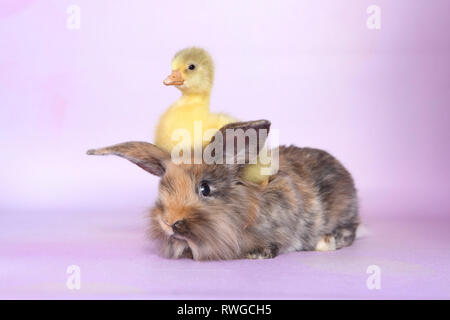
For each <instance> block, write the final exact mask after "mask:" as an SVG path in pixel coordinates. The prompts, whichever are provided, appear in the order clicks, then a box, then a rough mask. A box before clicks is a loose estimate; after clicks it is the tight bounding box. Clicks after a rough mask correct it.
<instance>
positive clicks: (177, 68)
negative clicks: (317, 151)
mask: <svg viewBox="0 0 450 320" xmlns="http://www.w3.org/2000/svg"><path fill="white" fill-rule="evenodd" d="M213 82H214V63H213V60H212V58H211V56H210V55H209V53H208V52H207V51H206V50H204V49H202V48H197V47H190V48H186V49H183V50H181V51H179V52H177V53H176V54H175V56H174V57H173V59H172V73H171V74H170V75H169V76H168V77H167V78H166V79H165V80H164V84H165V85H167V86H175V87H176V88H177V89H179V90H180V91H181V97H180V98H179V99H178V100H177V101H175V103H173V104H172V105H171V106H170V107H169V108H168V109H167V110H166V111H165V112H164V113H163V115H162V116H161V118H160V119H159V122H158V124H157V126H156V132H155V144H156V145H157V146H158V147H160V148H162V149H164V150H166V151H168V152H171V151H172V149H173V147H175V146H176V145H180V143H181V144H182V143H183V140H181V141H180V140H177V139H172V133H173V132H174V131H175V130H177V129H184V130H186V132H189V133H190V142H189V143H190V145H188V146H186V147H188V148H190V147H191V146H192V144H193V143H194V132H195V130H194V123H195V122H197V123H201V129H202V132H201V136H202V137H203V134H204V133H205V131H207V130H210V129H213V130H219V129H220V128H222V127H223V126H224V125H226V124H228V123H231V122H236V121H238V120H237V119H236V118H233V117H231V116H229V115H226V114H224V113H211V112H210V108H209V103H210V96H211V90H212V86H213ZM207 142H208V140H205V141H202V143H203V145H204V144H206V143H207ZM183 147H184V146H183ZM259 169H260V164H256V165H247V166H246V168H245V172H244V178H245V179H246V180H247V181H251V182H254V183H258V184H262V185H265V184H267V181H268V176H262V175H261V174H260V170H259Z"/></svg>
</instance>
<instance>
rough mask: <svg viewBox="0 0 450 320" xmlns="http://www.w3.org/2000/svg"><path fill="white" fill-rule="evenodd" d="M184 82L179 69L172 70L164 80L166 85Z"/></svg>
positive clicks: (177, 84) (176, 84)
mask: <svg viewBox="0 0 450 320" xmlns="http://www.w3.org/2000/svg"><path fill="white" fill-rule="evenodd" d="M183 83H184V79H183V75H182V74H181V71H180V70H173V71H172V73H171V74H170V75H169V76H168V77H167V78H166V79H165V80H164V84H165V85H166V86H179V85H182V84H183Z"/></svg>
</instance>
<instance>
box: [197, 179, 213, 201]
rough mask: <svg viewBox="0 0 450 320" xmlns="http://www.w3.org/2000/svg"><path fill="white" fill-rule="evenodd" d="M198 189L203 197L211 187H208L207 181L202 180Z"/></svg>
mask: <svg viewBox="0 0 450 320" xmlns="http://www.w3.org/2000/svg"><path fill="white" fill-rule="evenodd" d="M199 191H200V194H201V195H202V196H203V197H207V196H209V194H210V193H211V188H210V187H209V184H208V183H207V182H202V183H201V184H200V190H199Z"/></svg>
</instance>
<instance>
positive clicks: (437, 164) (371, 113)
mask: <svg viewBox="0 0 450 320" xmlns="http://www.w3.org/2000/svg"><path fill="white" fill-rule="evenodd" d="M70 4H76V5H78V6H80V8H81V29H80V30H70V29H68V28H67V27H66V20H67V17H68V15H67V13H66V9H67V7H68V5H70ZM370 4H377V5H379V6H380V7H381V10H382V17H381V18H382V19H381V30H369V29H368V28H367V27H366V19H367V17H368V15H367V13H366V8H367V7H368V6H369V5H370ZM448 12H450V2H449V1H446V0H442V1H441V0H433V1H425V0H415V1H406V0H397V1H387V0H375V1H372V0H371V1H365V0H346V1H333V0H315V1H312V0H311V1H293V0H292V1H198V0H191V1H183V2H181V1H180V2H178V1H165V2H164V1H125V0H123V1H88V0H84V1H82V0H73V1H59V0H58V1H56V0H53V1H32V0H20V1H18V0H2V1H1V4H0V142H1V150H2V153H1V154H2V156H1V158H0V181H1V183H0V212H1V214H0V243H2V245H1V247H0V259H1V260H0V270H1V271H2V273H1V274H0V275H1V276H2V279H3V280H1V279H0V280H1V281H0V297H6V298H11V297H28V298H39V297H41V298H42V297H43V298H49V297H71V296H70V295H69V296H66V295H67V294H68V293H67V289H65V287H64V286H65V278H66V275H65V268H66V266H67V265H69V264H72V263H73V264H80V266H81V265H83V263H84V265H85V266H87V267H85V269H83V270H86V268H87V269H88V270H91V273H90V276H91V280H92V281H91V287H89V285H87V286H88V288H90V291H87V292H88V294H87V295H85V296H83V297H135V298H136V297H137V298H141V297H149V298H167V297H168V298H177V297H182V298H199V297H200V298H201V297H225V298H254V297H256V298H258V297H275V298H277V297H289V298H308V297H325V298H336V297H371V296H370V295H369V296H368V294H371V293H370V292H369V293H368V292H367V289H366V288H365V285H364V281H365V280H364V279H365V277H366V274H365V268H366V267H365V265H366V260H361V261H362V262H361V270H362V271H361V270H359V269H358V270H359V271H358V272H359V273H357V274H358V277H361V278H362V279H363V280H362V281H363V282H361V283H362V284H361V288H360V287H359V285H358V287H355V288H358V289H355V290H353V291H351V293H348V294H346V295H345V294H344V295H343V296H342V295H340V294H341V293H340V291H339V290H338V289H335V290H334V291H333V290H332V291H329V290H328V291H327V290H326V289H323V290H322V289H321V287H320V286H319V285H317V284H318V283H319V282H320V281H319V280H317V281H319V282H317V283H315V284H313V283H311V286H314V287H315V288H316V289H315V290H316V292H314V293H311V291H307V292H309V293H306V291H305V292H301V291H298V290H299V289H298V286H295V285H292V287H291V288H290V289H286V290H284V289H282V288H284V287H283V284H281V285H279V284H278V286H279V287H277V285H275V284H274V285H273V286H269V287H267V294H266V295H265V294H264V292H266V291H264V288H263V287H261V288H260V290H259V291H251V290H250V291H246V290H245V288H247V287H246V284H245V281H244V282H243V284H242V282H241V284H242V286H237V287H230V283H231V282H230V281H235V280H236V279H238V278H239V276H236V274H235V273H233V272H237V273H238V274H239V275H242V274H241V273H239V272H241V271H242V272H244V274H246V275H247V273H248V274H251V273H252V272H251V271H249V270H252V268H253V267H254V265H252V264H249V263H250V262H247V261H236V262H223V263H210V264H208V263H206V264H201V263H200V264H198V263H195V262H188V261H167V260H164V259H161V258H159V257H158V256H157V255H156V254H155V249H154V248H152V247H151V244H150V247H151V248H149V249H148V252H147V247H146V246H147V245H148V244H147V242H146V240H144V239H143V233H144V228H145V210H146V208H148V207H149V206H151V205H152V203H153V201H154V199H155V194H156V188H157V178H155V177H153V176H150V175H149V174H147V173H146V172H144V171H142V170H140V169H138V168H137V167H134V166H132V165H131V164H129V163H128V162H126V161H123V160H119V159H114V158H101V159H100V158H93V157H88V156H86V155H85V152H86V150H87V149H88V148H91V147H100V146H105V145H109V144H113V143H117V142H122V141H127V140H147V141H152V139H153V133H154V132H153V130H154V126H155V124H156V122H157V119H158V117H159V115H160V114H161V113H162V112H163V111H164V110H165V109H166V108H167V107H168V106H169V105H170V104H171V103H172V102H173V101H175V100H176V99H177V98H178V96H179V93H178V91H177V90H176V89H174V88H168V87H165V86H163V85H162V80H163V79H164V78H165V77H166V76H167V75H168V74H169V72H170V61H171V58H172V56H173V54H174V53H175V52H176V51H177V50H179V49H181V48H184V47H186V46H191V45H198V46H201V47H204V48H206V49H207V50H209V51H210V52H211V54H212V55H213V58H214V60H215V63H216V81H215V87H214V90H213V95H212V109H213V110H214V111H221V112H227V113H229V114H231V115H233V116H235V117H238V118H240V119H245V120H252V119H260V118H267V119H269V120H271V121H272V124H273V125H272V127H273V128H276V129H279V130H280V144H291V143H292V144H296V145H298V146H311V147H317V148H322V149H325V150H328V151H330V152H331V153H332V154H334V155H335V156H337V157H338V158H339V159H340V160H341V161H342V162H343V163H344V164H345V165H346V166H347V167H348V168H349V169H350V171H351V172H352V173H353V175H354V177H355V180H356V183H357V187H358V189H359V191H360V197H361V215H362V217H363V219H364V220H365V221H367V222H368V223H369V224H370V222H371V221H373V226H375V225H376V224H377V223H376V222H377V221H378V222H379V223H380V224H381V225H388V226H390V227H391V228H392V226H393V225H396V224H395V223H394V222H392V223H391V221H397V223H398V225H399V226H403V227H405V224H404V223H403V222H405V223H410V222H411V221H416V222H417V225H418V226H421V227H422V229H421V230H423V232H424V233H423V238H417V237H419V234H421V233H420V232H417V233H416V232H414V233H413V234H411V230H412V229H411V228H412V227H411V228H409V227H406V228H404V230H403V231H399V230H397V231H395V229H394V231H393V233H395V234H397V236H399V235H400V234H402V232H404V233H405V236H404V237H403V238H402V240H401V241H403V242H401V241H400V240H399V239H396V240H395V241H400V243H401V244H402V245H403V247H402V245H399V247H398V248H397V250H398V254H397V252H396V253H394V252H391V253H387V251H388V248H392V246H393V244H392V242H390V243H389V240H386V243H385V245H386V246H385V247H383V246H382V245H380V244H379V243H377V242H376V241H377V240H376V239H377V238H376V237H375V236H374V238H372V240H366V241H367V244H366V246H367V248H366V247H364V250H362V251H361V252H366V250H368V251H369V252H372V253H374V252H379V254H380V256H378V258H379V259H381V260H382V261H385V262H386V261H388V260H389V259H390V257H391V256H392V257H396V258H397V259H399V258H400V257H403V258H402V259H403V261H401V263H406V265H407V266H408V265H410V264H414V265H415V264H417V263H419V264H421V266H422V267H424V265H423V264H424V263H425V264H426V263H427V262H424V261H428V262H429V263H430V264H431V265H432V266H433V267H430V268H434V269H433V270H434V271H433V272H437V273H434V274H435V275H436V277H437V278H436V279H434V278H432V277H431V278H430V277H426V279H432V280H430V281H431V283H428V282H426V283H425V284H424V285H422V283H421V282H420V281H419V282H417V281H416V282H414V284H412V285H413V286H414V287H417V288H418V287H425V288H426V287H427V286H428V288H429V291H426V290H425V291H421V292H424V293H423V296H420V294H419V297H447V298H448V297H449V290H448V289H444V288H448V284H450V281H449V278H448V277H447V276H446V275H444V274H443V272H444V270H445V269H447V270H448V266H449V258H450V256H449V255H448V254H447V255H445V256H442V250H443V249H445V250H447V249H450V248H448V245H446V244H447V243H448V242H449V238H448V236H447V237H446V234H447V233H448V228H447V227H450V226H449V216H450V215H449V213H450V212H449V211H450V200H449V190H448V185H449V183H448V181H449V179H450V166H449V165H448V164H449V162H450V148H449V142H448V141H449V138H450V136H449V133H450V130H449V129H448V121H449V115H450V108H449V107H450V106H449V101H450V85H449V78H450V58H449V56H450V37H449V36H448V31H449V27H450V22H449V16H448ZM398 221H400V222H398ZM402 221H403V222H402ZM427 223H429V224H430V225H429V226H428V227H426V226H425V225H427ZM443 226H445V228H444V227H443ZM372 228H373V229H376V227H372ZM380 230H381V231H380V232H383V231H385V232H386V230H391V229H389V227H382V228H381V229H380ZM438 230H441V231H442V238H440V237H441V236H440V234H439V232H438ZM445 230H447V231H445ZM408 232H410V233H408ZM393 233H388V237H389V236H392V234H393ZM410 234H411V235H412V236H413V237H414V236H416V238H414V239H415V242H416V243H420V244H422V245H423V243H424V242H423V241H422V240H423V239H430V237H431V236H435V237H436V239H435V242H432V243H431V244H430V246H429V247H424V251H423V252H424V253H423V254H425V255H426V254H430V252H433V253H432V254H431V256H422V257H421V256H417V257H409V256H404V255H405V254H406V252H411V250H412V249H413V248H415V249H414V250H416V251H417V250H418V249H417V247H416V246H415V245H414V246H412V245H411V243H410V242H409V241H407V240H408V237H409V235H410ZM378 239H379V238H378ZM385 239H390V238H385ZM442 239H444V240H445V241H444V242H442ZM391 240H392V239H391ZM370 241H374V242H375V243H374V244H373V247H372V246H371V242H370ZM430 241H431V240H430ZM360 243H362V244H360V246H363V244H364V242H363V241H361V242H360ZM397 243H398V242H397ZM442 245H446V247H445V248H443V247H442ZM394 247H395V246H394ZM352 248H353V247H352ZM352 248H349V249H348V250H358V247H357V246H356V245H355V249H352ZM430 248H432V250H436V252H434V251H430V250H431V249H430ZM385 249H386V250H385ZM394 249H395V248H394ZM394 249H393V250H394ZM130 250H131V251H130ZM133 250H134V251H133ZM377 250H378V251H377ZM445 250H444V251H445ZM448 251H450V250H448ZM125 252H128V254H129V252H133V254H132V257H135V258H136V257H139V258H137V260H133V258H132V257H130V256H127V253H125ZM342 252H344V253H339V252H338V253H332V254H330V255H328V256H323V255H321V254H317V255H316V256H312V257H313V258H312V261H313V263H315V265H317V266H319V265H321V262H320V261H318V262H317V260H314V259H325V261H327V262H324V263H329V261H328V260H326V259H329V258H327V257H332V256H333V255H337V256H336V259H338V260H336V261H341V262H342V261H343V263H344V265H345V261H346V260H345V259H346V258H345V254H346V253H345V252H347V254H349V255H350V256H352V257H353V259H356V260H354V261H357V259H358V257H361V254H360V253H358V252H359V251H356V252H352V251H344V250H343V251H342ZM342 254H344V256H341V255H342ZM365 254H366V253H364V254H363V255H364V256H365ZM402 254H403V255H402ZM298 255H302V254H301V253H297V254H293V255H287V257H291V258H286V257H280V258H279V259H281V260H277V259H275V260H273V261H269V262H257V267H258V268H260V269H258V270H260V271H261V272H262V274H263V275H267V276H269V277H270V276H271V275H272V274H273V273H276V270H278V269H277V268H286V266H289V265H290V263H291V262H290V260H286V259H294V258H295V259H297V260H301V258H299V256H298ZM304 256H305V257H310V256H311V253H307V254H306V253H305V254H304ZM314 257H318V258H314ZM320 257H321V258H320ZM408 257H409V258H408ZM436 257H440V260H439V259H438V258H436ZM108 259H109V260H108ZM283 259H284V260H283ZM364 259H366V258H364ZM367 259H368V260H370V259H369V258H367ZM374 259H375V258H374ZM408 259H410V260H408ZM427 259H429V260H427ZM436 259H437V260H436ZM375 260H376V259H375ZM375 260H374V261H375ZM130 261H132V262H130ZM274 261H275V262H274ZM276 261H282V262H279V263H285V265H283V266H278V265H276ZM389 261H390V262H392V261H391V260H389ZM397 262H398V261H397ZM397 262H396V263H397ZM127 263H131V264H132V266H134V267H132V266H131V265H128V264H127ZM274 263H275V265H274ZM368 263H369V262H368ZM372 263H376V261H375V262H372ZM386 263H388V262H386ZM149 264H150V265H149ZM144 266H146V267H144ZM163 266H164V268H163ZM186 266H191V268H193V270H194V271H193V272H194V273H195V270H198V269H199V268H200V269H201V268H206V269H207V270H209V269H208V268H211V270H220V271H221V272H220V274H221V275H223V274H225V276H224V277H225V278H221V279H223V283H222V282H220V283H219V284H217V285H216V290H215V291H214V292H216V295H215V296H214V295H210V294H209V291H208V290H206V289H205V286H206V285H207V284H208V283H211V281H212V280H211V279H216V278H217V274H215V273H214V271H211V270H210V273H208V272H207V271H205V270H202V271H201V272H200V273H198V274H195V275H194V276H193V277H194V278H192V279H193V280H192V282H193V283H192V284H191V285H190V287H189V285H188V288H191V289H189V290H180V291H177V289H176V288H177V286H176V280H177V270H180V269H185V268H186ZM224 266H225V267H224ZM309 267H310V266H309ZM82 268H83V266H82ZM133 268H134V269H133ZM136 268H137V269H136ZM152 268H153V271H152V272H150V271H148V270H152ZM158 268H159V269H158ZM221 268H225V270H234V271H231V273H227V272H226V271H225V272H223V270H222V269H221ZM229 268H231V269H229ZM247 268H248V269H247ZM266 268H267V269H266ZM305 268H306V269H307V268H308V266H306V267H305ZM405 268H406V269H408V267H405ZM425 268H428V267H427V266H425ZM161 269H164V270H169V271H167V273H164V275H165V276H166V277H168V278H167V279H166V278H164V276H162V277H163V278H161V274H162V273H161V274H159V273H158V272H157V270H161ZM338 269H339V268H338ZM400 269H401V270H402V268H400ZM105 270H111V272H112V273H111V274H109V273H108V271H105ZM136 270H140V271H142V273H139V271H136ZM143 270H146V271H145V272H150V274H146V273H145V272H144V271H143ZM155 270H156V271H155ZM188 270H189V267H188ZM343 270H348V268H347V267H345V266H344V267H343ZM439 270H441V271H442V272H441V271H439ZM303 271H304V270H303ZM322 271H323V270H322ZM322 271H321V270H312V271H311V272H312V274H313V275H317V277H319V276H320V278H321V279H326V278H323V277H322V275H321V272H322ZM403 271H404V270H403ZM105 272H106V273H105ZM123 272H125V275H123ZM217 272H219V271H217ZM246 272H247V273H246ZM265 272H267V273H265ZM271 272H272V273H271ZM305 272H306V271H305ZM305 272H303V274H305ZM355 272H356V271H355ZM361 272H362V273H361ZM399 272H400V274H401V271H399ZM404 272H406V271H404ZM440 272H441V273H440ZM117 273H120V274H122V278H120V279H119V280H117V281H118V282H114V279H117V278H114V277H115V276H114V275H116V276H117ZM329 273H330V272H329ZM329 273H327V274H328V275H330V274H329ZM331 273H332V276H331V280H330V281H331V282H328V281H326V280H323V281H324V282H323V284H324V285H325V284H326V283H334V284H335V287H334V288H342V290H344V288H346V285H345V284H344V283H343V282H340V281H341V280H342V278H341V277H340V276H339V272H338V274H337V275H336V274H335V273H333V272H331ZM406 274H408V273H407V272H406ZM202 275H203V276H202ZM297 276H298V277H300V278H299V279H301V274H298V275H297V274H294V275H293V277H294V279H296V278H295V277H297ZM333 276H334V278H333ZM353 276H355V274H353ZM196 277H197V278H196ZM198 277H200V279H198ZM227 277H228V278H227ZM349 277H350V278H351V277H352V275H350V276H349ZM392 277H393V278H392V279H398V278H395V273H394V275H393V276H392ZM144 278H145V279H156V278H158V279H159V282H158V281H156V282H155V281H150V280H148V281H149V283H148V285H146V282H145V281H144V282H142V279H144ZM350 278H349V279H350ZM161 279H163V280H161ZM227 279H228V280H227ZM309 279H311V277H309ZM351 279H355V278H354V277H353V278H351ZM358 279H359V278H358ZM424 279H425V278H424ZM194 280H196V281H194ZM416 280H417V279H416ZM133 281H134V283H133ZM161 281H162V283H161ZM285 281H286V283H291V282H292V279H290V278H289V277H288V278H286V279H285ZM302 281H303V280H302ZM309 281H312V280H309ZM321 281H322V280H321ZM332 281H334V282H332ZM347 281H351V280H347ZM358 281H359V280H358ZM392 281H395V280H392ZM92 283H94V284H92ZM278 283H279V281H278ZM294 283H295V282H294ZM445 285H446V286H445ZM2 286H3V289H4V290H2ZM139 286H142V287H139ZM251 286H252V284H251V283H249V284H248V287H251ZM355 286H356V284H355ZM100 287H101V289H99V288H100ZM137 287H139V288H138V289H136V288H137ZM149 287H152V288H153V289H154V290H153V291H152V292H153V293H152V294H151V295H148V294H149V292H150V291H149V290H150V289H149ZM307 287H308V286H307ZM350 287H351V286H350ZM406 287H407V285H406ZM108 288H109V289H108ZM123 288H125V289H123ZM127 288H128V289H129V290H131V291H130V292H134V293H135V292H138V293H136V294H135V295H128V293H129V291H127V290H128V289H127ZM130 288H131V289H130ZM164 288H165V289H164ZM174 288H175V289H174ZM273 288H279V290H278V291H277V290H275V292H278V293H277V295H275V294H273V296H272V295H270V294H269V292H271V293H273V292H274V291H273V290H274V289H273ZM287 288H289V286H287ZM317 288H319V289H317ZM404 288H405V285H402V286H400V285H399V286H397V287H395V288H394V291H391V295H390V294H389V293H388V292H386V291H384V294H385V296H383V297H401V296H402V294H406V292H411V290H406V289H405V291H404V292H403V291H401V290H403V289H404ZM147 289H148V290H147ZM185 289H186V288H185ZM86 290H87V289H86ZM96 290H97V291H96ZM136 290H137V291H136ZM155 290H156V291H155ZM261 290H262V291H261ZM296 290H297V291H296ZM395 290H397V291H395ZM399 290H400V291H399ZM142 291H143V292H145V293H146V294H141V293H142ZM174 292H175V293H174ZM256 292H263V294H261V295H259V296H258V295H257V293H256ZM85 293H86V291H85ZM70 294H72V293H70ZM75 297H78V296H75ZM412 297H415V296H412Z"/></svg>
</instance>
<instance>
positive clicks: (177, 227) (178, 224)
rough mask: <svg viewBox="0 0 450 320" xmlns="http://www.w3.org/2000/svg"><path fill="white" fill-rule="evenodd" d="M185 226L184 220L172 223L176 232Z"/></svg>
mask: <svg viewBox="0 0 450 320" xmlns="http://www.w3.org/2000/svg"><path fill="white" fill-rule="evenodd" d="M184 226H185V222H184V221H183V220H178V221H175V223H174V224H172V230H173V231H174V232H182V231H183V229H184Z"/></svg>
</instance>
